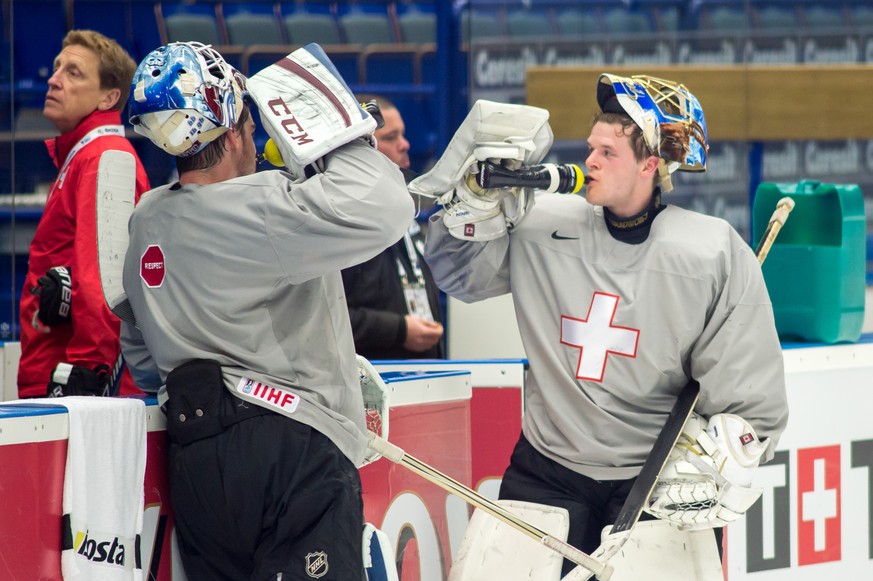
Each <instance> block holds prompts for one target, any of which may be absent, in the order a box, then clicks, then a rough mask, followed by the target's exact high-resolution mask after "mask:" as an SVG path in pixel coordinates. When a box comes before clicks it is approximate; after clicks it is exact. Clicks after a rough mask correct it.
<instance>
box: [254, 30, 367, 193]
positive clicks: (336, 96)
mask: <svg viewBox="0 0 873 581" xmlns="http://www.w3.org/2000/svg"><path fill="white" fill-rule="evenodd" d="M246 84H247V87H248V89H249V92H250V94H251V95H252V98H253V99H254V100H255V103H257V105H258V111H259V113H260V116H261V122H262V123H263V125H264V128H265V129H266V131H267V133H268V134H269V136H270V137H271V138H272V139H273V141H274V142H275V144H276V146H277V147H278V148H279V152H280V153H281V154H282V159H283V160H284V162H285V167H286V168H287V169H288V171H289V172H291V173H292V174H293V175H294V176H295V177H298V178H300V177H303V176H304V173H303V170H304V168H305V167H306V166H308V165H310V164H313V163H314V162H316V161H317V160H319V159H321V158H322V157H323V156H324V155H325V154H326V153H328V152H330V151H333V150H334V149H336V148H337V147H339V146H340V145H343V144H345V143H348V142H350V141H352V140H353V139H356V138H358V137H363V136H369V135H371V134H372V133H373V131H375V130H376V120H375V119H373V117H372V116H371V115H370V114H369V113H367V111H365V110H364V108H363V107H361V106H360V104H359V103H358V101H357V100H356V99H355V97H354V95H353V94H352V92H351V91H350V90H349V87H348V85H346V83H345V81H344V80H343V78H342V77H341V76H340V74H339V72H338V71H337V70H336V67H334V65H333V63H332V62H331V61H330V59H329V58H328V57H327V55H326V54H325V53H324V51H323V50H322V49H321V47H320V46H319V45H317V44H314V43H313V44H308V45H306V46H304V47H302V48H299V49H297V50H295V51H294V52H292V53H291V54H289V55H288V56H286V57H284V58H283V59H281V60H280V61H278V62H277V63H275V64H273V65H270V66H269V67H267V68H265V69H264V70H262V71H260V72H259V73H257V74H256V75H254V76H252V77H250V78H249V79H248V81H247V83H246Z"/></svg>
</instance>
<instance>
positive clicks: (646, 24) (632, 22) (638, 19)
mask: <svg viewBox="0 0 873 581" xmlns="http://www.w3.org/2000/svg"><path fill="white" fill-rule="evenodd" d="M603 25H604V28H605V30H606V32H608V33H610V34H619V35H624V36H633V35H637V34H650V33H652V32H654V26H653V25H652V22H651V21H650V20H649V17H648V16H647V15H645V14H643V13H642V12H637V11H635V10H628V9H625V8H614V9H611V10H608V11H607V12H606V13H604V15H603Z"/></svg>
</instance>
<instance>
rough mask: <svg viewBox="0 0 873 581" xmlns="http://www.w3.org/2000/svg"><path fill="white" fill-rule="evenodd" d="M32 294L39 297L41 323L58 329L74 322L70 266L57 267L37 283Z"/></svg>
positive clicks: (38, 316)
mask: <svg viewBox="0 0 873 581" xmlns="http://www.w3.org/2000/svg"><path fill="white" fill-rule="evenodd" d="M36 282H37V284H38V285H39V286H35V287H33V288H32V289H31V290H30V292H31V294H34V295H39V311H38V312H37V314H36V316H37V318H38V319H39V322H40V323H42V324H43V325H45V326H47V327H57V326H59V325H65V324H67V323H69V322H70V321H72V318H71V317H72V299H73V279H72V274H71V269H70V267H69V266H55V267H54V268H50V269H48V270H47V271H46V273H45V275H44V276H41V277H39V279H38V280H37V281H36Z"/></svg>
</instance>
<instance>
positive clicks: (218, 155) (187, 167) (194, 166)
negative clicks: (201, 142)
mask: <svg viewBox="0 0 873 581" xmlns="http://www.w3.org/2000/svg"><path fill="white" fill-rule="evenodd" d="M250 115H251V112H250V111H249V105H248V103H244V104H243V108H242V111H240V113H239V120H238V121H237V122H236V124H235V125H234V126H233V129H231V131H236V132H237V133H239V132H240V131H242V130H243V128H244V127H245V124H246V121H248V120H249V116H250ZM225 141H227V131H225V132H224V133H222V134H221V135H219V136H218V137H216V138H215V139H214V140H212V141H211V142H210V143H209V144H207V145H206V147H204V148H203V149H201V150H200V151H198V152H197V153H195V154H194V155H192V156H191V157H176V171H178V172H179V175H182V174H183V173H185V172H189V171H201V170H207V169H209V168H212V167H215V166H216V165H218V163H219V162H220V161H221V159H222V158H223V157H224V152H225V148H224V142H225Z"/></svg>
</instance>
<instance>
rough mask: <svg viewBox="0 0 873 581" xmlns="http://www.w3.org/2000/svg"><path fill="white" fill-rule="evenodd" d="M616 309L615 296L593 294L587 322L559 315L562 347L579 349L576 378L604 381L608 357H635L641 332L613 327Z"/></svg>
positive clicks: (616, 299)
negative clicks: (611, 355)
mask: <svg viewBox="0 0 873 581" xmlns="http://www.w3.org/2000/svg"><path fill="white" fill-rule="evenodd" d="M617 308H618V297H617V296H616V295H610V294H606V293H601V292H596V293H594V296H593V297H592V299H591V305H590V306H589V307H588V316H587V317H586V318H584V319H576V318H574V317H568V316H566V315H561V343H563V344H564V345H570V346H571V347H577V348H578V349H579V362H578V363H577V365H576V377H577V378H579V379H587V380H591V381H603V373H604V372H605V371H606V358H607V356H608V355H609V354H610V353H613V354H615V355H621V356H623V357H636V356H637V343H638V342H639V338H640V331H639V329H632V328H630V327H619V326H617V325H613V324H612V320H613V318H614V317H615V311H616V309H617Z"/></svg>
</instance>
